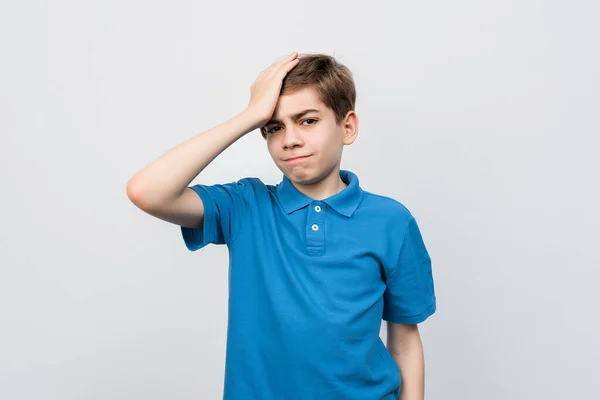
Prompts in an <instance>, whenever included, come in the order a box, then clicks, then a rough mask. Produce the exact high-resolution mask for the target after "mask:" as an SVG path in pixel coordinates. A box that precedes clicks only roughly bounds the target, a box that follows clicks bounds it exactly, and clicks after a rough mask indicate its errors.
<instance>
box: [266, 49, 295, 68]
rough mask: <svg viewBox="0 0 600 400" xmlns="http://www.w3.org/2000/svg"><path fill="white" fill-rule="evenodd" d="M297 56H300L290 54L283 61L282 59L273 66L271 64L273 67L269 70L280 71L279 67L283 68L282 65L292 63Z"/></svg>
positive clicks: (293, 53)
mask: <svg viewBox="0 0 600 400" xmlns="http://www.w3.org/2000/svg"><path fill="white" fill-rule="evenodd" d="M297 56H298V53H297V52H295V51H294V52H292V53H291V54H288V55H287V56H285V57H283V58H282V59H280V60H278V61H275V62H274V63H273V64H271V66H270V67H269V69H270V70H273V69H279V67H281V66H282V65H285V64H287V63H288V62H290V61H291V60H293V59H294V58H296V57H297Z"/></svg>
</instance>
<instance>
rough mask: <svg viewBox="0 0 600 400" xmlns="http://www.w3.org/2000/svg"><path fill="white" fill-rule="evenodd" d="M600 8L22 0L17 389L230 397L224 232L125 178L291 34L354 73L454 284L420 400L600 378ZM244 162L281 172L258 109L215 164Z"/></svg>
mask: <svg viewBox="0 0 600 400" xmlns="http://www.w3.org/2000/svg"><path fill="white" fill-rule="evenodd" d="M598 11H600V6H599V5H598V3H597V2H592V1H587V2H586V1H522V0H521V1H494V2H481V1H453V2H442V1H437V2H418V4H417V3H416V2H415V3H408V2H404V3H403V2H392V1H389V2H381V1H368V2H358V1H357V2H348V1H345V2H316V1H309V2H302V3H298V2H281V1H273V2H252V3H250V2H241V1H239V2H236V3H223V4H221V3H216V2H210V3H209V2H199V1H179V2H169V4H167V3H166V2H148V1H127V2H122V1H115V0H110V1H102V2H100V1H94V2H82V1H54V2H43V1H22V2H21V1H20V2H17V1H12V2H3V3H2V5H1V7H0V33H1V35H0V41H1V44H2V55H1V57H2V62H1V63H0V69H1V71H0V72H1V74H0V80H1V82H0V83H1V89H0V106H1V119H0V124H1V125H0V127H1V135H2V136H1V143H0V156H1V165H0V167H1V168H0V180H1V186H0V187H1V190H2V207H1V208H0V210H1V212H2V216H1V217H2V218H1V221H2V229H1V230H0V235H1V236H0V245H1V249H0V250H1V251H0V264H1V269H0V324H1V326H0V398H3V399H11V400H19V399H60V400H68V399H111V400H117V399H148V400H150V399H218V398H220V397H221V394H222V384H223V372H224V371H223V368H224V357H225V339H226V338H225V333H226V322H227V319H226V318H227V315H226V312H227V309H226V307H227V249H226V247H224V246H209V247H207V248H205V249H203V250H201V251H199V252H195V253H192V252H188V251H187V249H186V248H185V246H184V244H183V241H182V239H181V237H180V232H179V227H177V226H175V225H171V224H168V223H166V222H163V221H160V220H158V219H154V218H152V217H150V216H148V215H147V214H145V213H144V212H142V211H140V210H138V209H137V208H136V207H135V206H134V205H133V204H132V203H131V202H130V201H129V200H128V198H127V196H126V193H125V186H126V183H127V180H128V179H129V178H130V177H131V176H132V175H133V174H134V173H135V172H136V171H137V170H139V169H141V168H142V167H144V166H145V165H146V164H147V163H149V162H150V161H152V160H153V159H155V158H156V157H158V156H160V155H161V154H162V153H164V152H165V151H166V150H168V149H170V148H171V147H173V146H175V145H176V144H177V143H179V142H181V141H183V140H185V139H187V138H189V137H191V136H192V135H195V134H197V133H200V132H202V131H204V130H206V129H208V128H210V127H213V126H216V125H218V124H219V123H221V122H223V121H225V120H227V119H229V118H231V117H233V116H234V115H235V114H236V113H238V112H240V111H241V110H242V109H243V108H244V107H245V106H246V105H247V102H248V99H249V93H250V92H249V88H250V85H251V84H252V82H253V81H254V79H255V78H256V77H257V75H258V73H259V72H260V71H261V70H262V69H264V68H266V67H267V66H268V65H270V63H272V62H273V61H275V60H276V59H279V58H281V57H283V56H285V55H286V54H288V53H289V52H291V51H294V50H295V51H299V52H301V53H302V52H325V53H329V54H332V55H334V56H336V57H337V58H338V59H339V60H340V61H341V62H343V63H345V64H346V65H347V66H348V67H349V68H350V69H351V70H352V71H353V72H354V76H355V79H356V85H357V90H358V102H357V107H356V111H357V113H358V115H359V118H360V126H359V137H358V139H357V141H356V142H355V143H354V144H353V145H352V146H350V147H348V148H346V151H345V153H344V159H343V163H342V168H345V169H350V170H353V171H354V172H356V173H357V175H358V176H359V178H360V180H361V185H362V186H363V188H364V189H365V190H368V191H371V192H375V193H380V194H383V195H387V196H392V197H394V198H396V199H397V200H399V201H401V202H402V203H403V204H405V205H406V206H407V207H408V208H409V209H410V210H411V211H412V212H413V214H414V215H415V216H416V218H417V220H418V221H419V224H420V227H421V230H422V233H423V235H424V237H425V240H426V243H427V246H428V249H429V251H430V254H431V257H432V260H433V266H434V267H433V268H434V277H435V282H436V294H437V297H438V311H437V313H436V314H435V315H434V316H432V317H431V318H430V319H429V320H427V321H426V322H424V323H423V324H422V325H421V326H420V330H421V335H422V338H423V342H424V348H425V356H426V398H427V399H461V400H481V399H489V400H496V399H597V398H598V396H600V395H599V393H600V386H599V383H598V378H597V375H598V372H599V368H598V365H597V363H598V357H599V356H600V343H599V342H600V335H599V334H598V333H597V329H598V328H599V324H598V310H597V308H598V307H597V306H598V305H599V304H600V302H599V301H598V300H599V299H598V295H597V291H596V288H597V281H598V278H599V272H598V268H599V266H600V256H599V254H598V250H597V249H598V242H599V237H600V234H599V228H600V213H599V212H598V204H599V203H600V196H599V189H598V186H599V185H598V180H599V175H600V174H599V172H600V164H599V161H598V158H597V153H598V144H599V140H598V133H599V131H600V130H599V129H598V128H599V123H598V110H599V100H598V93H599V91H598V90H599V89H600V88H599V86H600V85H599V78H598V71H599V70H600V65H599V64H600V63H599V56H598V37H599V36H600V28H599V27H598V25H597V21H598V14H599V13H598ZM244 176H257V177H260V178H261V179H263V181H265V182H267V183H273V184H275V183H277V182H279V181H280V180H281V177H282V175H281V173H280V172H279V170H278V169H277V168H276V167H275V165H274V163H273V161H272V160H271V158H270V156H269V154H268V152H267V149H266V146H265V144H264V142H263V139H262V138H261V137H260V134H259V132H258V131H254V132H252V133H251V134H249V135H247V136H245V137H244V138H242V139H241V140H240V141H239V142H237V143H235V144H234V145H233V146H232V147H230V148H229V149H228V150H226V151H225V152H224V153H223V154H222V155H221V156H220V157H219V158H217V160H215V162H214V163H213V164H211V165H210V166H209V167H208V168H207V169H206V170H205V171H204V173H203V174H202V179H201V181H202V183H222V182H230V181H233V180H237V179H240V178H242V177H244ZM194 182H199V180H198V179H196V180H195V181H194ZM384 328H385V325H384V324H382V332H381V334H382V337H383V338H385V329H384Z"/></svg>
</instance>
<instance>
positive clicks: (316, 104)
mask: <svg viewBox="0 0 600 400" xmlns="http://www.w3.org/2000/svg"><path fill="white" fill-rule="evenodd" d="M311 108H315V109H317V110H322V111H321V112H327V107H326V106H325V104H323V103H322V102H321V100H320V99H319V95H318V94H317V91H316V90H315V89H314V88H312V87H306V88H302V89H298V90H296V91H295V92H292V93H288V94H285V95H281V96H279V99H278V100H277V105H276V106H275V110H274V111H273V118H277V119H285V118H288V116H289V115H290V114H294V113H297V112H299V111H302V110H308V109H311Z"/></svg>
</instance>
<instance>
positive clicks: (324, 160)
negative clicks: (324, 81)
mask: <svg viewBox="0 0 600 400" xmlns="http://www.w3.org/2000/svg"><path fill="white" fill-rule="evenodd" d="M307 110H316V111H308V112H305V111H307ZM262 129H263V131H264V132H265V135H266V140H267V147H268V149H269V153H270V154H271V157H272V158H273V161H275V164H276V165H277V167H278V168H279V169H280V170H281V172H283V173H284V174H285V175H286V176H287V177H288V178H289V179H290V180H291V181H293V182H296V183H299V184H304V185H310V184H313V183H317V182H319V181H320V180H322V179H324V178H325V177H327V176H329V174H331V173H332V171H335V170H339V166H340V161H341V158H342V150H343V147H344V146H345V145H350V144H352V143H353V142H354V140H355V138H356V135H357V134H358V117H357V115H356V113H355V112H354V111H349V112H348V113H347V114H346V117H345V118H344V119H343V120H342V122H341V123H340V124H339V125H337V124H336V123H335V115H334V113H333V111H332V110H331V109H330V108H328V107H327V106H325V104H323V103H322V102H321V101H320V99H319V97H318V95H317V93H316V91H315V89H313V88H312V87H306V88H302V89H299V90H297V91H295V92H293V93H289V94H285V95H281V96H279V100H278V101H277V105H276V107H275V111H274V112H273V116H272V117H271V120H270V121H269V122H268V123H267V124H266V125H265V126H264V127H263V128H262ZM298 156H303V157H302V158H298V159H295V160H292V159H291V158H292V157H298Z"/></svg>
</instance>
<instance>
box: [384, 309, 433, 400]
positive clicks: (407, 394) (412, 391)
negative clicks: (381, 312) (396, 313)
mask: <svg viewBox="0 0 600 400" xmlns="http://www.w3.org/2000/svg"><path fill="white" fill-rule="evenodd" d="M386 324H387V349H388V351H389V352H390V354H391V355H392V357H393V358H394V360H395V361H396V364H398V368H399V369H400V376H401V382H402V383H401V385H400V397H399V400H424V398H425V358H424V354H423V343H422V342H421V335H420V334H419V328H418V326H417V324H398V323H394V322H390V321H386Z"/></svg>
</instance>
